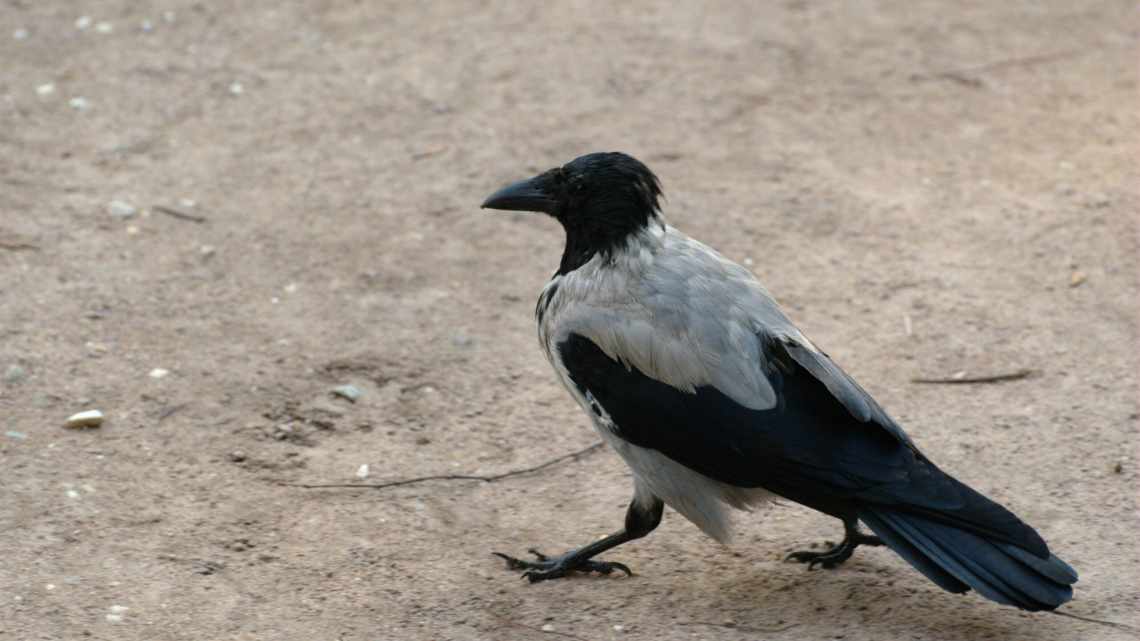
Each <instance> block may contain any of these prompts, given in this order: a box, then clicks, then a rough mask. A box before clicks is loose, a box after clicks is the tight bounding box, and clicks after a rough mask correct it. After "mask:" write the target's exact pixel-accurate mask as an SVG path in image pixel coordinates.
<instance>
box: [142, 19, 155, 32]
mask: <svg viewBox="0 0 1140 641" xmlns="http://www.w3.org/2000/svg"><path fill="white" fill-rule="evenodd" d="M139 28H140V29H142V30H143V31H147V32H149V31H154V23H153V22H151V21H150V20H143V21H142V24H141V25H139Z"/></svg>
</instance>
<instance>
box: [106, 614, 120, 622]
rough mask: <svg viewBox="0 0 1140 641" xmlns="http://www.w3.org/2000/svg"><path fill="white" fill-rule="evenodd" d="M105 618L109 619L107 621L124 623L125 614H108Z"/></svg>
mask: <svg viewBox="0 0 1140 641" xmlns="http://www.w3.org/2000/svg"><path fill="white" fill-rule="evenodd" d="M103 618H105V619H107V623H122V622H123V615H121V614H108V615H106V616H104V617H103Z"/></svg>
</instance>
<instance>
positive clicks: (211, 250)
mask: <svg viewBox="0 0 1140 641" xmlns="http://www.w3.org/2000/svg"><path fill="white" fill-rule="evenodd" d="M198 253H199V254H201V255H202V257H203V258H209V257H210V256H213V255H214V254H216V253H218V248H217V247H214V246H213V245H202V246H201V247H199V248H198Z"/></svg>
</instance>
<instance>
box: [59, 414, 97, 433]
mask: <svg viewBox="0 0 1140 641" xmlns="http://www.w3.org/2000/svg"><path fill="white" fill-rule="evenodd" d="M102 424H103V412H100V411H99V410H87V411H85V412H79V413H78V414H72V415H71V416H69V417H68V419H67V422H66V423H64V425H65V426H66V427H70V428H72V429H84V428H88V427H99V426H100V425H102Z"/></svg>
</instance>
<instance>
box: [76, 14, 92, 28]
mask: <svg viewBox="0 0 1140 641" xmlns="http://www.w3.org/2000/svg"><path fill="white" fill-rule="evenodd" d="M90 26H91V16H79V18H78V19H77V20H76V21H75V28H76V29H79V30H80V31H86V30H87V28H88V27H90Z"/></svg>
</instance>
